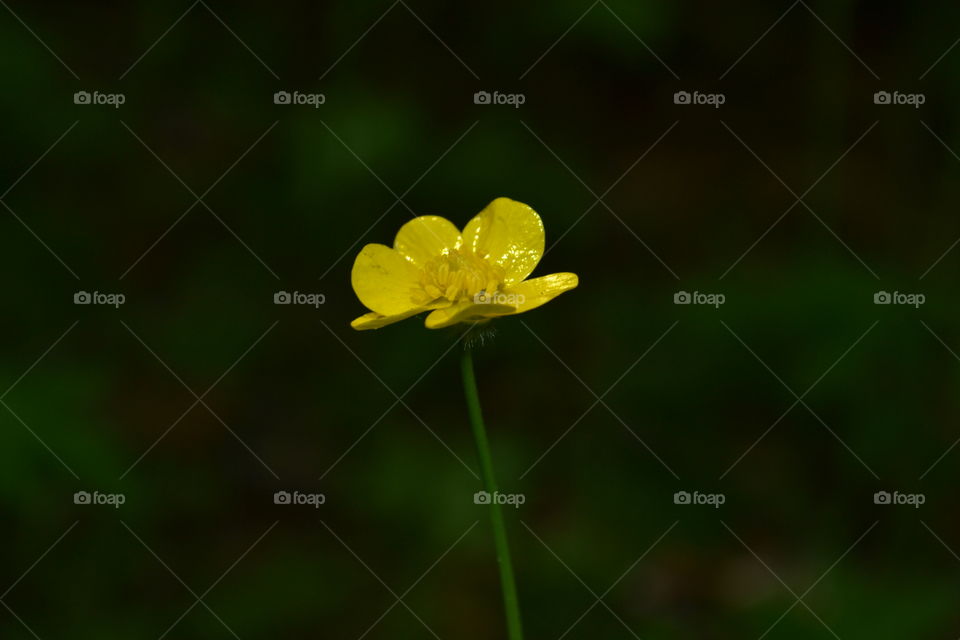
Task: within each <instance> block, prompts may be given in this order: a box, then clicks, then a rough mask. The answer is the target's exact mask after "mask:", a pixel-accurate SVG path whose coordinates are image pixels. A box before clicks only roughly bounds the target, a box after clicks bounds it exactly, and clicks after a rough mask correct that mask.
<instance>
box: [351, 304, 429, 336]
mask: <svg viewBox="0 0 960 640" xmlns="http://www.w3.org/2000/svg"><path fill="white" fill-rule="evenodd" d="M421 311H422V309H413V310H411V311H408V312H406V313H398V314H397V315H395V316H382V315H380V314H379V313H377V312H375V311H371V312H370V313H367V314H365V315H362V316H360V317H359V318H357V319H355V320H354V321H353V322H351V323H350V326H351V327H353V328H354V329H356V330H357V331H366V330H367V329H379V328H380V327H385V326H387V325H388V324H393V323H394V322H400V321H401V320H406V319H407V318H409V317H410V316H413V315H416V314H418V313H420V312H421Z"/></svg>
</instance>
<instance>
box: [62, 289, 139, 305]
mask: <svg viewBox="0 0 960 640" xmlns="http://www.w3.org/2000/svg"><path fill="white" fill-rule="evenodd" d="M126 301H127V296H125V295H123V294H122V293H100V292H99V291H93V292H90V291H77V292H76V293H75V294H73V304H99V305H106V306H108V307H113V308H114V309H119V308H120V305H122V304H123V303H124V302H126Z"/></svg>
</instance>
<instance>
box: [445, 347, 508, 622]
mask: <svg viewBox="0 0 960 640" xmlns="http://www.w3.org/2000/svg"><path fill="white" fill-rule="evenodd" d="M460 369H461V372H462V374H463V391H464V393H465V395H466V397H467V412H468V414H469V415H470V426H471V427H472V429H473V438H474V440H475V441H476V444H477V455H478V457H479V458H480V475H481V477H482V480H483V485H484V489H485V490H486V492H487V493H488V494H489V495H490V504H489V506H490V523H491V525H492V526H493V543H494V547H495V548H496V552H497V564H498V565H499V568H500V587H501V589H502V591H503V607H504V610H505V612H506V617H507V637H508V638H509V639H510V640H523V629H522V626H521V624H520V603H519V600H518V598H517V586H516V583H515V581H514V577H513V565H512V564H511V562H510V547H509V545H508V544H507V529H506V526H505V524H504V521H503V512H502V511H501V509H500V505H499V504H497V501H496V499H495V498H494V496H495V494H496V492H497V480H496V477H495V476H494V473H493V461H492V459H491V457H490V445H489V443H488V442H487V430H486V427H485V426H484V424H483V412H482V410H481V408H480V394H479V393H478V392H477V380H476V376H475V375H474V372H473V349H472V347H471V346H470V344H469V342H468V344H467V345H466V346H465V347H464V350H463V356H462V357H461V360H460Z"/></svg>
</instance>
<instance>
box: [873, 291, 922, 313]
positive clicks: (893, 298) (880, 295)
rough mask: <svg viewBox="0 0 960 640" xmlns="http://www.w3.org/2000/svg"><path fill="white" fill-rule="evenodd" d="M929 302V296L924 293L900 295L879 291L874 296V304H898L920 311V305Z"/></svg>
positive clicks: (896, 292)
mask: <svg viewBox="0 0 960 640" xmlns="http://www.w3.org/2000/svg"><path fill="white" fill-rule="evenodd" d="M926 301H927V296H925V295H923V294H922V293H900V292H899V291H894V292H893V293H890V292H889V291H877V292H876V293H875V294H873V304H898V305H906V306H908V307H913V308H914V309H919V308H920V305H922V304H923V303H924V302H926Z"/></svg>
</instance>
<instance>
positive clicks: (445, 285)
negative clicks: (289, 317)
mask: <svg viewBox="0 0 960 640" xmlns="http://www.w3.org/2000/svg"><path fill="white" fill-rule="evenodd" d="M543 246H544V235H543V222H541V221H540V216H539V215H537V212H536V211H534V210H533V209H531V208H530V207H528V206H527V205H525V204H523V203H520V202H516V201H514V200H511V199H509V198H497V199H496V200H494V201H493V202H491V203H490V204H489V205H487V207H486V208H485V209H484V210H483V211H481V212H480V213H478V214H477V215H476V216H475V217H474V218H473V220H471V221H470V222H468V223H467V226H466V227H464V229H463V232H462V233H461V232H460V231H458V230H457V228H456V227H455V226H454V225H453V223H452V222H450V221H449V220H447V219H446V218H441V217H440V216H420V217H419V218H414V219H413V220H411V221H410V222H408V223H406V224H405V225H403V226H402V227H401V228H400V231H399V232H397V237H396V238H395V239H394V241H393V248H392V249H391V248H390V247H388V246H386V245H383V244H368V245H367V246H365V247H364V248H363V250H362V251H361V252H360V255H358V256H357V259H356V261H355V262H354V263H353V273H352V274H351V282H352V284H353V290H354V292H355V293H356V294H357V297H358V298H359V299H360V302H362V303H363V305H364V306H365V307H367V308H368V309H370V310H371V312H372V313H368V314H366V315H363V316H360V317H359V318H357V319H356V320H354V321H353V322H352V323H350V325H351V326H352V327H353V328H354V329H358V330H361V331H362V330H364V329H379V328H380V327H383V326H386V325H388V324H393V323H394V322H398V321H400V320H403V319H405V318H409V317H410V316H413V315H416V314H418V313H421V312H424V311H430V312H431V313H430V315H428V316H427V319H426V323H425V324H426V327H427V328H428V329H440V328H442V327H449V326H450V325H453V324H457V323H459V322H483V321H486V320H489V319H490V318H494V317H498V316H507V315H512V314H515V313H523V312H524V311H530V310H531V309H536V308H537V307H539V306H540V305H542V304H545V303H547V302H549V301H550V300H552V299H553V298H555V297H556V296H558V295H560V294H561V293H563V292H564V291H569V290H570V289H573V288H574V287H576V286H577V276H576V274H574V273H554V274H551V275H548V276H541V277H539V278H533V279H531V280H525V278H526V277H527V276H529V275H530V273H531V272H532V271H533V269H534V267H536V266H537V263H538V262H540V258H541V257H542V256H543Z"/></svg>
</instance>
